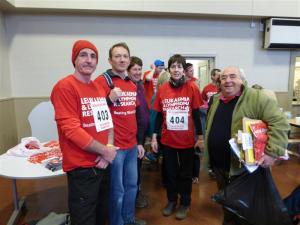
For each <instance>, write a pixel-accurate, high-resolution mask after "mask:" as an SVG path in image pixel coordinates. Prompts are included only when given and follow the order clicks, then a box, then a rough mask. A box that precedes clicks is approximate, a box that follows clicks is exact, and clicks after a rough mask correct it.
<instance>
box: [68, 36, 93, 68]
mask: <svg viewBox="0 0 300 225" xmlns="http://www.w3.org/2000/svg"><path fill="white" fill-rule="evenodd" d="M84 48H89V49H91V50H93V51H94V52H95V53H96V57H97V62H98V50H97V48H96V46H95V45H93V44H92V43H91V42H89V41H87V40H78V41H76V42H75V43H74V45H73V50H72V63H73V65H74V66H75V60H76V58H77V56H78V54H79V52H80V51H81V50H82V49H84Z"/></svg>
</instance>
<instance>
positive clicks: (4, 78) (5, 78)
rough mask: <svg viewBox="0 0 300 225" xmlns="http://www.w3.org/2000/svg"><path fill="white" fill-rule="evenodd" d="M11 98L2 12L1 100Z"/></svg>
mask: <svg viewBox="0 0 300 225" xmlns="http://www.w3.org/2000/svg"><path fill="white" fill-rule="evenodd" d="M6 97H11V83H10V74H9V63H8V46H7V40H6V28H5V23H4V16H3V14H2V12H1V11H0V98H6Z"/></svg>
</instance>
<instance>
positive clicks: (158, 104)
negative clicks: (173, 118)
mask: <svg viewBox="0 0 300 225" xmlns="http://www.w3.org/2000/svg"><path fill="white" fill-rule="evenodd" d="M161 87H162V86H160V87H159V88H158V91H157V93H156V96H155V99H154V102H153V109H154V110H155V111H157V112H162V107H161V101H160V92H161Z"/></svg>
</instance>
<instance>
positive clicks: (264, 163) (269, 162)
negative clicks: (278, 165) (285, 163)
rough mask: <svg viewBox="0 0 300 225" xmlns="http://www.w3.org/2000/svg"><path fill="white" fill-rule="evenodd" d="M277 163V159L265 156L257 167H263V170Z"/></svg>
mask: <svg viewBox="0 0 300 225" xmlns="http://www.w3.org/2000/svg"><path fill="white" fill-rule="evenodd" d="M275 161H276V158H274V157H272V156H269V155H266V154H264V155H263V156H262V157H261V159H260V160H259V161H258V162H257V165H259V166H261V167H263V168H268V167H270V166H273V165H274V163H275Z"/></svg>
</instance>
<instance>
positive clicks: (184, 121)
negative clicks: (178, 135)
mask: <svg viewBox="0 0 300 225" xmlns="http://www.w3.org/2000/svg"><path fill="white" fill-rule="evenodd" d="M188 125H189V124H188V112H187V111H182V110H168V111H167V129H168V130H188Z"/></svg>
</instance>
